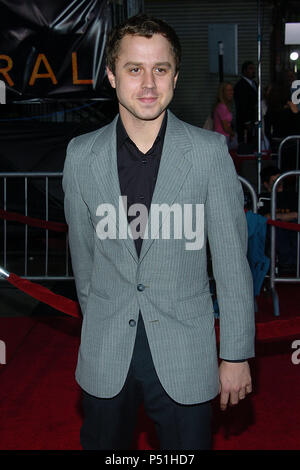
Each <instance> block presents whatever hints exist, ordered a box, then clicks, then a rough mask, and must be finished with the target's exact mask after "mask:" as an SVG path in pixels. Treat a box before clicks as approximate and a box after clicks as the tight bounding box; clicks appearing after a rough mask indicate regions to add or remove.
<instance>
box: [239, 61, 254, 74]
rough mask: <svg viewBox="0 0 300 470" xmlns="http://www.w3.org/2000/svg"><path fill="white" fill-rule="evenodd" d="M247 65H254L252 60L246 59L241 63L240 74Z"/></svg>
mask: <svg viewBox="0 0 300 470" xmlns="http://www.w3.org/2000/svg"><path fill="white" fill-rule="evenodd" d="M249 65H254V63H253V62H252V60H247V61H246V62H244V63H243V64H242V75H243V74H244V73H245V72H246V71H247V68H248V67H249Z"/></svg>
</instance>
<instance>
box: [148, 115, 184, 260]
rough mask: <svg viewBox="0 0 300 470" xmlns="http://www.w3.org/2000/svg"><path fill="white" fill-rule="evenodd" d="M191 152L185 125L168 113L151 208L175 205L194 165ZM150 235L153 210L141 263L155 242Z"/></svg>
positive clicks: (149, 219) (149, 218)
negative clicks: (159, 205)
mask: <svg viewBox="0 0 300 470" xmlns="http://www.w3.org/2000/svg"><path fill="white" fill-rule="evenodd" d="M190 150H191V142H190V139H189V138H188V136H187V133H186V131H185V129H184V125H183V124H182V123H181V121H180V120H179V119H177V118H176V117H175V116H174V115H173V114H172V113H171V112H170V111H168V122H167V129H166V134H165V140H164V147H163V152H162V155H161V160H160V166H159V171H158V176H157V181H156V185H155V188H154V193H153V197H152V202H151V206H152V205H153V204H168V205H169V206H171V205H172V204H173V202H174V200H175V198H176V196H177V194H178V193H179V191H180V189H181V186H182V184H183V182H184V180H185V178H186V177H187V174H188V172H189V171H190V169H191V166H192V163H191V161H190V160H189V158H188V152H189V151H190ZM162 224H163V220H161V223H160V224H159V227H158V230H156V233H158V231H159V229H160V227H161V225H162ZM150 235H151V210H150V213H149V217H148V236H149V238H145V239H144V240H143V243H142V248H141V253H140V258H139V261H140V262H141V261H142V259H143V258H144V257H145V255H146V254H147V252H148V250H149V249H150V247H151V245H152V243H153V242H154V240H155V234H153V235H154V236H153V238H150Z"/></svg>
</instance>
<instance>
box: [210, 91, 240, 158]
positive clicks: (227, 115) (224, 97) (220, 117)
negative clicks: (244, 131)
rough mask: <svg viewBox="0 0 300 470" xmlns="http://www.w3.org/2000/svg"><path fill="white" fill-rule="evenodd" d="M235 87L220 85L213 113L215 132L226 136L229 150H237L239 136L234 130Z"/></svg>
mask: <svg viewBox="0 0 300 470" xmlns="http://www.w3.org/2000/svg"><path fill="white" fill-rule="evenodd" d="M232 106H233V86H232V85H231V83H229V82H224V83H220V86H219V91H218V97H217V103H216V105H215V107H214V111H213V121H214V131H215V132H219V133H220V134H223V135H225V137H226V140H227V145H228V148H229V149H235V148H237V145H238V144H237V136H236V133H235V132H234V130H233V128H232V112H231V110H232Z"/></svg>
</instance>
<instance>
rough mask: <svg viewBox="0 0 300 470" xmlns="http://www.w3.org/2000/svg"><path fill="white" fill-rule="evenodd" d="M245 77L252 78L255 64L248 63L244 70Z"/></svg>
mask: <svg viewBox="0 0 300 470" xmlns="http://www.w3.org/2000/svg"><path fill="white" fill-rule="evenodd" d="M245 77H247V78H249V79H250V80H253V79H254V78H255V66H254V64H249V65H248V67H247V70H246V72H245Z"/></svg>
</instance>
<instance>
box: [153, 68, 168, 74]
mask: <svg viewBox="0 0 300 470" xmlns="http://www.w3.org/2000/svg"><path fill="white" fill-rule="evenodd" d="M155 71H156V72H157V73H160V74H163V73H165V71H166V69H162V68H160V67H156V69H155Z"/></svg>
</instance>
